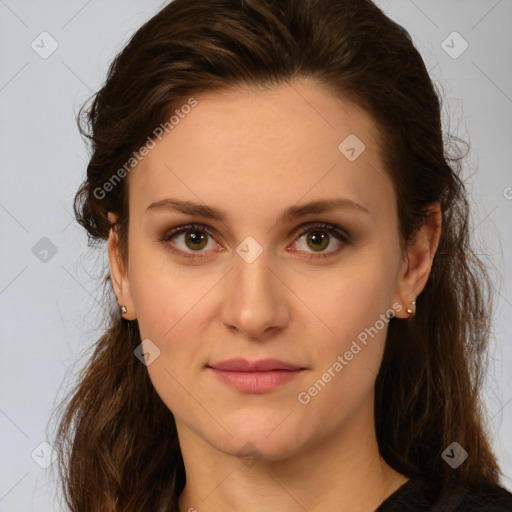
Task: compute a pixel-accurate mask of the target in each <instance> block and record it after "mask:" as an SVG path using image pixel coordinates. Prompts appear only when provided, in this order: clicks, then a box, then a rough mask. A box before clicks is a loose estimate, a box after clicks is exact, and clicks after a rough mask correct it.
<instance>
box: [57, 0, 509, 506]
mask: <svg viewBox="0 0 512 512" xmlns="http://www.w3.org/2000/svg"><path fill="white" fill-rule="evenodd" d="M301 78H305V79H313V80H314V81H315V82H316V83H318V84H319V85H320V86H322V87H325V88H326V89H328V90H330V91H332V92H333V93H335V94H336V95H338V96H339V97H340V98H344V99H348V100H349V101H352V102H354V103H355V104H357V105H359V106H360V107H362V108H364V109H365V110H366V111H367V112H368V113H369V114H370V115H371V116H372V117H373V119H374V121H375V122H376V123H377V126H378V128H379V131H380V136H381V148H380V149H381V153H382V158H383V162H384V165H385V169H386V171H387V172H388V173H389V176H390V177H391V179H392V182H393V184H394V187H395V192H396V197H397V207H398V218H399V232H400V239H401V243H402V244H403V246H404V247H405V245H406V243H407V242H408V241H410V240H411V239H412V237H413V236H414V234H415V233H416V231H417V229H418V228H419V227H420V226H421V225H422V223H423V222H424V220H425V214H426V212H427V209H428V207H429V205H430V204H431V203H433V202H434V201H439V202H440V204H441V208H442V235H441V240H440V244H439V248H438V251H437V253H436V255H435V257H434V261H433V266H432V271H431V274H430V277H429V279H428V282H427V284H426V287H425V289H424V290H423V292H422V293H421V294H420V296H419V298H418V310H417V314H416V315H415V317H414V318H412V319H409V320H400V319H396V318H393V319H391V321H390V323H389V330H388V337H387V341H386V349H385V353H384V358H383V361H382V365H381V368H380V372H379V374H378V376H377V380H376V385H375V425H376V431H377V439H378V444H379V449H380V452H381V454H382V456H383V458H384V459H385V460H386V462H387V463H388V464H389V465H390V466H391V467H393V468H394V469H395V470H397V471H399V472H400V473H403V474H404V475H407V476H409V477H414V476H424V477H425V478H428V479H430V480H435V481H437V482H439V483H440V484H442V485H443V486H444V487H446V488H450V487H453V486H455V485H457V484H464V485H484V484H496V483H498V482H499V468H498V465H497V463H496V459H495V457H494V455H493V454H492V451H491V449H490V446H489V442H488V439H487V435H486V433H485V430H484V421H483V419H484V416H483V406H482V403H481V401H480V388H481V384H482V378H483V376H484V371H485V366H486V365H485V361H486V359H485V357H486V349H487V342H488V339H489V335H490V324H489V321H490V319H491V300H490V298H491V292H492V287H491V282H490V278H489V275H488V274H487V271H486V268H485V266H484V264H483V263H482V262H481V261H480V259H479V258H478V256H477V255H476V252H475V250H474V248H473V246H472V245H471V244H470V228H469V222H468V217H469V210H468V202H467V197H466V191H465V186H464V183H463V180H462V177H461V168H462V165H461V159H462V158H463V157H462V156H461V155H459V154H454V155H450V151H451V149H450V148H451V147H452V146H449V142H450V141H452V142H453V139H452V138H450V137H449V136H448V137H447V138H446V140H444V139H443V131H442V126H441V116H440V99H439V97H438V93H437V91H436V89H435V86H434V84H433V83H432V81H431V80H430V77H429V75H428V72H427V70H426V68H425V65H424V63H423V60H422V58H421V56H420V54H419V53H418V51H417V50H416V49H415V47H414V45H413V43H412V41H411V38H410V36H409V34H408V32H407V31H406V30H405V29H404V28H403V27H401V26H400V25H398V24H396V23H395V22H393V21H392V20H391V19H389V18H388V17H387V16H386V15H385V14H384V13H383V12H382V11H381V10H380V9H379V8H378V7H377V6H376V5H374V4H373V3H372V2H371V1H369V0H244V1H241V0H175V1H173V2H172V3H170V4H169V5H167V6H166V7H165V8H163V9H162V10H161V11H160V12H159V13H158V14H157V15H156V16H154V17H153V18H152V19H150V20H149V21H148V22H147V23H146V24H144V25H143V26H142V27H141V28H140V29H139V30H138V31H137V32H136V33H135V35H134V36H133V37H132V39H131V40H130V41H129V43H128V44H127V45H126V47H125V48H124V49H123V51H122V52H121V53H120V54H119V55H118V56H117V57H116V58H115V60H114V62H113V63H112V65H111V67H110V69H109V72H108V77H107V80H106V82H105V84H104V86H103V87H102V88H101V90H100V91H99V92H98V93H97V94H96V95H95V96H94V97H93V99H92V102H91V103H90V104H87V105H86V106H87V109H83V110H82V112H81V114H82V115H81V116H80V117H79V120H80V121H81V122H79V126H80V127H81V130H82V133H83V134H84V135H85V136H86V137H88V138H89V139H90V142H91V146H92V155H91V158H90V162H89V164H88V167H87V178H86V180H85V181H84V183H83V184H82V185H81V187H80V189H79V190H78V192H77V195H76V198H75V213H76V218H77V220H78V222H79V223H80V224H81V225H82V226H83V227H84V228H85V229H86V230H87V232H88V235H89V240H90V242H91V243H95V242H101V241H104V240H107V239H108V235H109V230H110V229H111V227H112V226H111V224H110V222H109V220H108V218H107V213H108V212H113V213H115V214H116V216H117V218H118V222H117V226H116V229H118V232H119V236H120V241H121V244H122V251H123V258H124V262H125V263H126V261H127V252H126V251H127V226H128V204H127V180H126V179H122V180H118V181H119V182H115V183H113V182H112V177H113V176H114V175H115V174H116V172H118V170H119V169H121V168H123V166H125V164H126V162H127V161H129V160H130V158H131V157H132V155H133V153H134V151H137V150H138V149H139V148H140V147H141V146H142V145H143V144H144V143H145V142H146V141H147V140H148V139H147V138H148V137H152V134H153V133H154V130H155V128H156V127H158V126H160V125H161V124H162V123H165V122H167V121H168V119H169V117H170V115H171V114H172V112H174V111H175V109H177V108H179V107H180V106H181V105H183V104H184V103H185V102H186V101H187V98H190V97H192V96H193V95H194V94H199V93H200V92H205V91H218V90H222V89H225V88H230V87H236V86H239V85H252V86H258V87H271V86H272V85H275V84H282V83H291V82H292V81H293V80H296V79H301ZM84 107H85V106H84ZM84 125H85V126H86V127H85V128H84ZM125 170H126V167H125ZM125 174H126V173H124V174H122V173H121V174H119V173H118V174H117V175H118V177H119V176H124V175H125ZM109 180H110V183H111V185H112V186H109V187H106V186H105V184H106V183H107V182H109ZM106 283H107V287H108V289H109V290H110V291H111V288H110V281H109V278H108V276H107V277H106ZM112 298H113V297H112V294H111V293H110V294H108V296H107V301H106V304H105V307H106V308H107V310H108V311H111V313H110V315H109V318H108V325H107V329H106V332H105V334H104V335H103V336H102V337H101V338H100V339H99V341H98V342H97V344H96V346H95V347H94V352H93V354H92V356H91V357H90V358H89V360H88V361H87V362H86V364H85V366H84V368H83V370H82V373H81V374H80V376H79V378H78V383H77V384H76V387H75V388H74V389H73V390H72V391H71V392H70V393H69V395H68V396H67V397H66V400H65V401H63V402H62V403H61V406H60V409H59V413H60V414H61V417H60V423H59V426H58V431H57V436H56V442H55V448H56V449H57V451H58V454H59V476H60V477H61V479H62V484H63V489H64V497H65V500H66V503H67V505H68V506H69V508H70V510H71V511H73V512H89V511H90V512H93V511H94V512H97V511H99V510H101V511H105V512H107V511H115V512H120V511H124V512H128V511H134V512H135V511H137V512H139V511H141V510H152V511H162V512H163V511H170V510H172V511H177V510H178V506H177V499H178V496H179V494H180V493H181V491H182V489H183V487H184V485H185V468H184V464H183V459H182V456H181V452H180V448H179V444H178V439H177V433H176V427H175V422H174V417H173V415H172V413H171V412H170V411H169V409H168V408H167V407H166V406H165V404H164V403H163V402H162V400H161V399H160V397H159V396H158V395H157V393H156V391H155V390H154V388H153V386H152V384H151V381H150V380H149V376H148V373H147V370H146V368H145V366H144V365H142V364H141V363H140V362H139V360H138V359H137V358H136V357H135V356H134V354H133V351H134V349H135V348H136V347H137V346H138V345H139V344H140V343H141V339H140V334H139V330H138V325H137V321H132V322H130V321H127V320H124V319H123V318H122V317H121V316H120V314H119V312H118V311H117V309H115V308H114V307H113V305H112V303H113V301H112ZM454 441H456V442H457V443H459V444H460V445H461V446H462V447H463V448H464V449H465V450H466V451H467V452H468V453H469V458H468V459H467V460H466V461H465V462H464V463H463V464H462V465H461V466H460V467H458V468H457V469H452V468H451V467H450V466H449V465H448V464H447V463H446V462H445V461H444V460H443V458H442V457H441V455H442V452H443V450H444V449H445V448H446V447H448V446H449V445H450V444H451V443H452V442H454Z"/></svg>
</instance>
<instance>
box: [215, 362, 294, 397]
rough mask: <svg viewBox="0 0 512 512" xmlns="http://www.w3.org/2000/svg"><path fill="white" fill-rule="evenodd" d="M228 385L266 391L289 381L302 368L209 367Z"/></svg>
mask: <svg viewBox="0 0 512 512" xmlns="http://www.w3.org/2000/svg"><path fill="white" fill-rule="evenodd" d="M210 369H211V370H212V371H213V372H214V373H215V375H217V377H218V378H219V379H220V380H222V381H223V382H224V383H225V384H227V385H228V386H231V387H232V388H234V389H237V390H238V391H242V392H244V393H266V392H267V391H272V390H273V389H275V388H277V387H279V386H281V385H282V384H285V383H286V382H289V381H291V380H292V379H294V378H295V377H297V375H299V374H300V373H301V372H302V370H270V371H266V372H232V371H227V370H218V369H217V368H210Z"/></svg>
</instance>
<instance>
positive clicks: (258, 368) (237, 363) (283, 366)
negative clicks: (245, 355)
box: [207, 358, 304, 372]
mask: <svg viewBox="0 0 512 512" xmlns="http://www.w3.org/2000/svg"><path fill="white" fill-rule="evenodd" d="M207 366H208V367H209V368H215V369H217V370H224V371H230V372H268V371H272V370H289V371H295V370H303V369H304V368H302V367H300V366H296V365H294V364H291V363H287V362H285V361H281V360H279V359H262V360H260V361H247V360H246V359H241V358H238V359H229V360H228V361H222V362H220V363H215V364H211V365H207Z"/></svg>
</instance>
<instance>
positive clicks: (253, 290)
mask: <svg viewBox="0 0 512 512" xmlns="http://www.w3.org/2000/svg"><path fill="white" fill-rule="evenodd" d="M236 252H237V254H236V255H235V256H234V268H233V271H232V272H230V280H231V281H230V286H229V293H228V294H227V296H226V302H225V305H224V311H223V322H224V324H225V325H227V326H231V327H232V328H233V327H235V328H236V329H237V330H239V331H241V332H243V333H244V334H246V335H247V336H251V337H262V336H263V335H264V334H265V331H267V330H270V328H273V329H272V330H274V329H275V328H277V327H283V326H284V325H285V323H286V321H287V313H286V311H287V310H286V304H285V301H286V299H285V297H284V296H283V290H282V289H281V288H282V285H281V283H280V282H279V280H278V279H276V277H275V276H274V275H273V272H272V271H271V267H272V261H271V259H272V258H271V254H270V251H267V250H264V248H263V247H262V246H261V245H260V244H258V243H257V242H256V240H254V239H251V237H248V239H245V240H244V241H243V242H242V243H240V244H239V246H238V247H237V249H236Z"/></svg>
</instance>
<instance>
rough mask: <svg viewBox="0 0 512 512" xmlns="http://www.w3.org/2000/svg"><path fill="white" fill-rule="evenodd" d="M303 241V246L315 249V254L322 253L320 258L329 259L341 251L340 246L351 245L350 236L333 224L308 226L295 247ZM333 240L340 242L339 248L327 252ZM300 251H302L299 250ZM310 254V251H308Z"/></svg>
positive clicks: (301, 233)
mask: <svg viewBox="0 0 512 512" xmlns="http://www.w3.org/2000/svg"><path fill="white" fill-rule="evenodd" d="M303 238H304V240H303V242H304V243H303V244H302V246H303V247H304V246H305V247H308V248H313V251H312V252H313V253H315V252H316V253H320V254H318V257H323V258H327V257H328V256H331V255H333V254H336V253H338V252H339V251H340V250H341V247H339V246H340V245H341V246H343V245H348V244H349V236H348V234H347V233H345V232H344V231H343V230H341V229H340V228H339V227H338V226H334V225H331V224H314V225H309V226H306V227H305V228H303V229H302V231H300V232H299V234H298V239H297V241H296V242H294V245H298V244H299V242H300V241H301V240H302V239H303ZM333 239H335V240H337V241H338V248H337V249H333V250H330V251H325V249H327V248H328V247H329V246H330V245H331V242H332V241H333ZM299 250H300V249H299ZM306 252H308V251H306ZM310 257H312V258H314V257H316V255H315V254H311V256H310Z"/></svg>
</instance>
